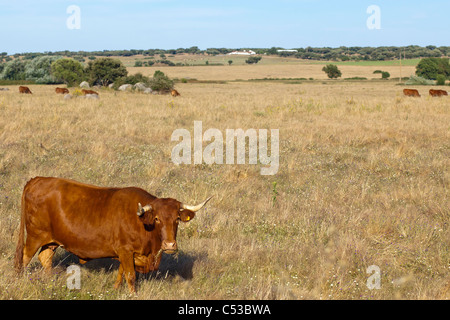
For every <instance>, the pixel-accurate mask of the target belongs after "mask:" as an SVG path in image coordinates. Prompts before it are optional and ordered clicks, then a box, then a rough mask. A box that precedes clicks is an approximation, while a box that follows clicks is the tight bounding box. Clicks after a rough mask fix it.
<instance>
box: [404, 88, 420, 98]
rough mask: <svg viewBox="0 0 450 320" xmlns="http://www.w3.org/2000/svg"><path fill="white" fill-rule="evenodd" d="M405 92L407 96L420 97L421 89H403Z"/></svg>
mask: <svg viewBox="0 0 450 320" xmlns="http://www.w3.org/2000/svg"><path fill="white" fill-rule="evenodd" d="M403 94H404V95H405V96H407V97H420V94H419V91H417V90H416V89H403Z"/></svg>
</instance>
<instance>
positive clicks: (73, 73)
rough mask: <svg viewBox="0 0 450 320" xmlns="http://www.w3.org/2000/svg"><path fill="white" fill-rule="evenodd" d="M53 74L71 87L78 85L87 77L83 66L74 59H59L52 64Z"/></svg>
mask: <svg viewBox="0 0 450 320" xmlns="http://www.w3.org/2000/svg"><path fill="white" fill-rule="evenodd" d="M51 74H52V75H53V77H55V78H56V79H57V80H59V81H61V82H63V83H65V84H67V86H69V87H73V86H76V85H78V84H79V83H80V82H81V81H82V80H83V79H84V77H85V74H84V69H83V65H82V64H81V63H80V62H78V61H76V60H73V59H59V60H56V61H54V62H53V63H52V65H51Z"/></svg>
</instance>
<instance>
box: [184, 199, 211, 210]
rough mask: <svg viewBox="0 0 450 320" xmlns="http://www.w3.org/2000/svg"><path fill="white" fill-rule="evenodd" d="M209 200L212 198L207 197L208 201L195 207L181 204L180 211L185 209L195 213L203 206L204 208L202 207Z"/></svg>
mask: <svg viewBox="0 0 450 320" xmlns="http://www.w3.org/2000/svg"><path fill="white" fill-rule="evenodd" d="M211 198H212V196H211V197H209V198H208V199H206V200H205V201H203V202H202V203H200V204H198V205H196V206H190V205H187V204H184V203H182V204H181V209H186V210H190V211H193V212H197V211H198V210H200V209H201V208H203V206H204V205H205V204H206V203H207V202H208V201H209V199H211Z"/></svg>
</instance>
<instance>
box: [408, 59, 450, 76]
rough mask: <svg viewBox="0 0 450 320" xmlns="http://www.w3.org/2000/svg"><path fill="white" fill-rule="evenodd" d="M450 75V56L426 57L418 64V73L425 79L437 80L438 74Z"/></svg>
mask: <svg viewBox="0 0 450 320" xmlns="http://www.w3.org/2000/svg"><path fill="white" fill-rule="evenodd" d="M440 74H441V75H443V76H444V77H445V78H449V77H450V64H449V59H448V58H424V59H422V60H420V62H419V63H418V64H417V66H416V75H417V76H419V77H423V78H425V79H430V80H436V78H437V76H438V75H440Z"/></svg>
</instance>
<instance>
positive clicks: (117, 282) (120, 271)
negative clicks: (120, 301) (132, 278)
mask: <svg viewBox="0 0 450 320" xmlns="http://www.w3.org/2000/svg"><path fill="white" fill-rule="evenodd" d="M122 279H123V267H122V264H120V265H119V273H118V274H117V280H116V283H114V288H115V289H119V287H120V285H121V284H122Z"/></svg>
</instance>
